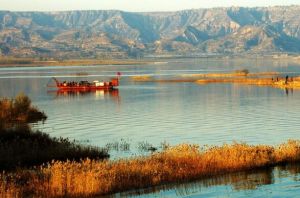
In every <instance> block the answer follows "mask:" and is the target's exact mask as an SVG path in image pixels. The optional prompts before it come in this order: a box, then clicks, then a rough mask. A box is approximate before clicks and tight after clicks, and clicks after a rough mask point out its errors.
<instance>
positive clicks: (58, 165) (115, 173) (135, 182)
mask: <svg viewBox="0 0 300 198" xmlns="http://www.w3.org/2000/svg"><path fill="white" fill-rule="evenodd" d="M295 161H300V142H299V141H292V140H290V141H288V142H286V143H284V144H281V145H279V146H275V147H273V146H267V145H257V146H251V145H247V144H242V143H234V144H232V145H227V144H225V145H223V146H220V147H203V148H200V147H199V146H197V145H189V144H182V145H178V146H175V147H169V148H167V149H166V150H164V151H162V152H158V153H154V154H152V155H151V156H148V157H137V158H133V159H123V160H118V161H109V160H106V161H94V160H89V159H86V160H83V161H82V162H70V161H68V162H52V163H50V164H49V165H46V166H42V167H37V168H34V169H33V170H26V171H24V170H23V171H17V172H15V173H11V174H9V173H5V172H3V173H2V174H1V176H0V195H1V197H27V196H31V197H56V196H66V197H68V196H70V197H71V196H72V197H73V196H77V197H82V196H95V195H104V194H112V193H115V192H120V191H125V190H129V189H138V188H143V187H150V186H155V185H159V184H164V183H169V182H179V181H188V180H192V179H196V178H205V177H210V176H213V175H218V174H224V173H229V172H234V171H241V170H250V169H255V168H259V167H267V166H274V165H277V164H283V163H288V162H295Z"/></svg>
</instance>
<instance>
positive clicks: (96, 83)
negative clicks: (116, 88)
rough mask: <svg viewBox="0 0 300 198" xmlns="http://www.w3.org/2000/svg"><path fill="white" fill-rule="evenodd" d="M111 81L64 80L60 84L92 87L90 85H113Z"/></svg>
mask: <svg viewBox="0 0 300 198" xmlns="http://www.w3.org/2000/svg"><path fill="white" fill-rule="evenodd" d="M111 85H112V83H111V82H104V81H101V82H99V81H93V82H88V81H79V82H75V81H64V82H62V83H60V84H59V87H90V86H96V87H99V86H111Z"/></svg>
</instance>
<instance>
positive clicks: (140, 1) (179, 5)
mask: <svg viewBox="0 0 300 198" xmlns="http://www.w3.org/2000/svg"><path fill="white" fill-rule="evenodd" d="M292 4H293V5H300V0H0V10H12V11H57V10H91V9H92V10H107V9H116V10H124V11H137V12H144V11H174V10H183V9H193V8H210V7H229V6H247V7H256V6H273V5H292Z"/></svg>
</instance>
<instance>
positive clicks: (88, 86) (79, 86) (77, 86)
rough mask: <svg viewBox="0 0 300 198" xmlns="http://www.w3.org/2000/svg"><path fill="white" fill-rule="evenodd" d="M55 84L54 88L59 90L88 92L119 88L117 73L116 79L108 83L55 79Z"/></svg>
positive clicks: (118, 74) (118, 75)
mask: <svg viewBox="0 0 300 198" xmlns="http://www.w3.org/2000/svg"><path fill="white" fill-rule="evenodd" d="M53 79H54V81H55V83H56V88H58V89H59V90H70V91H72V90H82V91H90V90H112V89H114V88H115V87H117V86H119V79H120V73H119V72H118V73H117V77H116V78H112V79H111V80H110V81H107V82H104V81H98V80H95V81H93V82H89V81H79V82H76V81H63V82H60V81H59V80H57V79H56V78H54V77H53Z"/></svg>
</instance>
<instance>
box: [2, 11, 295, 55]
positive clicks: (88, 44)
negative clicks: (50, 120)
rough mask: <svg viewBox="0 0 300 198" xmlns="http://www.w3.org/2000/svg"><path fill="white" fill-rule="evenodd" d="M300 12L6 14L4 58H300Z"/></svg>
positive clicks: (70, 12) (3, 29)
mask: <svg viewBox="0 0 300 198" xmlns="http://www.w3.org/2000/svg"><path fill="white" fill-rule="evenodd" d="M299 13H300V6H288V7H284V6H283V7H280V6H276V7H266V8H243V7H231V8H212V9H194V10H184V11H178V12H151V13H132V12H123V11H68V12H9V11H0V54H1V55H4V56H20V57H37V56H38V57H61V58H66V57H68V58H78V57H88V58H94V57H98V58H101V57H127V56H131V57H141V56H144V55H165V54H169V55H170V54H176V55H191V54H202V53H204V54H205V53H209V54H215V53H218V54H240V53H258V54H265V53H267V54H269V53H278V52H287V53H289V52H293V53H299V52H300V14H299Z"/></svg>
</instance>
